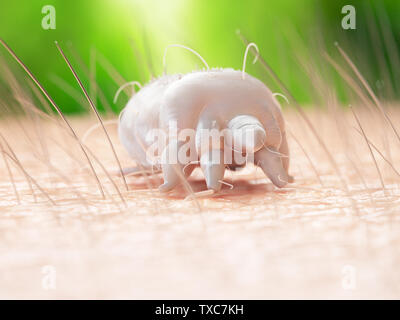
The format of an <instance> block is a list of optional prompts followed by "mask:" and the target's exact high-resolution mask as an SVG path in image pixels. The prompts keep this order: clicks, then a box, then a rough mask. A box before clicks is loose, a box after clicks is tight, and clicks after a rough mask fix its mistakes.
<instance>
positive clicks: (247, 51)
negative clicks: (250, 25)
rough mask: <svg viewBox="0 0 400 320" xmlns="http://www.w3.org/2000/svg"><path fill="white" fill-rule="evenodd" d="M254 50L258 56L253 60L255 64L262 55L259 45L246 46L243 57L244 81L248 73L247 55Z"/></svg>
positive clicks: (252, 43) (250, 44)
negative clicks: (251, 49)
mask: <svg viewBox="0 0 400 320" xmlns="http://www.w3.org/2000/svg"><path fill="white" fill-rule="evenodd" d="M252 47H253V48H254V49H255V50H256V55H255V57H254V60H253V64H255V63H256V62H257V59H258V56H259V54H260V50H258V47H257V45H256V44H255V43H254V42H251V43H249V44H248V45H247V46H246V50H245V52H244V57H243V67H242V79H243V80H244V78H245V73H246V60H247V54H248V53H249V50H250V48H252Z"/></svg>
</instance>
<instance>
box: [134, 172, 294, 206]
mask: <svg viewBox="0 0 400 320" xmlns="http://www.w3.org/2000/svg"><path fill="white" fill-rule="evenodd" d="M264 181H265V182H264ZM127 182H128V185H129V189H130V190H132V191H134V190H148V189H149V185H150V186H151V187H152V188H154V189H155V191H156V192H159V191H158V190H157V188H158V186H159V185H161V184H162V183H163V179H162V175H160V174H157V175H152V176H148V177H147V178H145V177H143V176H135V177H128V178H127ZM188 182H189V184H190V187H191V188H192V190H193V192H199V191H204V190H207V186H206V183H205V181H204V178H194V177H191V178H189V179H188ZM226 182H227V183H230V184H232V185H233V188H232V189H231V187H230V186H228V185H223V186H222V189H221V191H220V192H219V193H218V194H216V195H212V196H210V197H209V198H210V199H226V198H229V199H230V200H234V199H235V198H237V199H243V198H246V197H262V196H265V195H266V194H271V193H275V194H286V193H288V192H290V190H285V189H284V188H283V189H278V188H275V187H274V185H273V184H272V183H270V182H268V180H267V179H264V180H262V179H260V180H256V181H255V180H249V179H235V181H233V182H232V181H229V180H227V181H226ZM159 195H160V197H166V198H168V199H176V200H182V199H184V198H185V197H186V196H188V195H189V194H188V192H187V190H186V189H185V187H184V186H183V185H182V184H181V185H178V186H177V187H176V188H175V189H173V190H172V191H170V192H168V193H165V194H163V193H159Z"/></svg>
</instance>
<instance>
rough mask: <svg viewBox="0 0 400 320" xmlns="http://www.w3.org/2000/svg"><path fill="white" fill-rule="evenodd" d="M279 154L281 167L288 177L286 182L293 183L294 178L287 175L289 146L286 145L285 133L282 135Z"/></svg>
mask: <svg viewBox="0 0 400 320" xmlns="http://www.w3.org/2000/svg"><path fill="white" fill-rule="evenodd" d="M279 152H280V153H281V154H282V165H283V168H284V169H285V171H286V173H287V175H288V182H293V181H294V178H293V177H292V176H291V175H289V146H288V143H287V138H286V132H284V133H282V142H281V146H280V148H279Z"/></svg>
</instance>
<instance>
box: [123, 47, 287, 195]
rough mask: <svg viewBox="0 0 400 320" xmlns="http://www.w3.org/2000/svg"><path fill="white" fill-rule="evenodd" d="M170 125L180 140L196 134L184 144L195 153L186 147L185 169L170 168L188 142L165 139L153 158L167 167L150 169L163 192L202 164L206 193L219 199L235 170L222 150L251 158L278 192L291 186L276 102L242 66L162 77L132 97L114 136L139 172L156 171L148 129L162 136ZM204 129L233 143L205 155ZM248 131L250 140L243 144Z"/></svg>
mask: <svg viewBox="0 0 400 320" xmlns="http://www.w3.org/2000/svg"><path fill="white" fill-rule="evenodd" d="M247 49H248V48H247ZM246 55H247V52H246V54H245V56H246ZM171 123H175V124H176V127H177V128H176V129H177V132H178V133H179V132H181V131H182V130H189V129H190V130H192V131H193V132H194V139H190V141H189V143H188V144H189V145H190V146H192V145H194V148H193V149H192V148H190V157H188V159H187V160H186V162H182V161H177V162H176V161H169V159H170V158H168V157H167V158H165V155H171V154H176V153H178V152H179V148H181V147H182V146H184V145H185V143H186V142H187V141H186V140H185V141H181V140H179V139H178V140H176V139H174V138H173V137H171V136H168V137H167V138H168V142H167V145H166V147H165V148H164V150H161V151H160V150H159V153H158V156H160V157H161V158H162V159H167V160H166V161H160V162H158V164H157V165H156V166H158V167H160V168H161V169H162V174H163V178H164V183H163V184H162V185H161V186H160V187H159V189H160V190H161V191H164V192H166V191H169V190H172V189H173V188H174V187H175V186H177V185H178V184H179V183H180V182H181V180H182V178H183V177H188V176H189V175H190V174H191V172H192V171H193V169H194V168H195V166H196V165H200V167H201V168H202V170H203V172H204V176H205V180H206V184H207V188H208V189H210V190H213V192H218V191H219V190H220V189H221V186H222V184H223V183H224V182H223V181H222V180H223V177H224V172H225V168H226V167H228V168H230V169H234V168H236V167H238V166H240V165H239V164H238V163H236V162H235V159H236V158H235V157H233V159H234V160H233V162H232V163H226V162H225V157H224V155H223V153H224V150H225V151H226V149H229V152H231V153H232V152H233V154H235V153H240V154H252V155H254V164H256V165H258V166H260V167H261V168H262V170H263V171H264V173H265V174H266V175H267V176H268V178H269V179H270V180H271V181H272V182H273V184H274V185H276V186H277V187H283V186H285V185H286V184H287V183H288V182H291V179H292V177H290V176H289V174H288V167H289V150H288V144H287V140H286V133H285V122H284V119H283V116H282V112H281V108H280V106H279V103H278V102H277V100H276V99H275V97H274V94H273V93H272V92H271V91H270V90H269V89H268V88H267V87H266V86H265V84H264V83H262V82H261V81H259V80H258V79H256V78H254V77H252V76H250V75H248V74H247V73H245V72H244V67H243V70H242V71H236V70H233V69H211V70H206V71H196V72H193V73H189V74H185V75H181V74H176V75H164V76H162V77H160V78H158V79H156V80H153V81H152V82H150V83H149V84H147V85H146V86H144V87H143V88H142V89H141V90H140V91H139V92H138V93H137V94H135V95H134V96H133V97H132V98H131V99H130V100H129V102H128V104H127V106H126V107H125V108H124V110H123V111H122V112H121V115H120V120H119V130H118V131H119V137H120V140H121V142H122V144H123V145H124V147H125V148H126V149H127V151H128V152H129V154H130V155H131V156H132V158H133V159H134V160H135V161H136V162H137V163H138V167H137V168H138V169H137V170H143V169H145V170H151V169H152V168H153V167H154V163H151V162H150V161H149V159H148V156H147V150H148V149H149V148H150V147H151V145H152V144H153V143H154V141H150V140H149V136H148V133H149V132H151V131H152V130H154V129H160V130H163V132H167V133H168V132H169V129H170V126H171ZM205 129H209V130H212V129H214V130H215V129H217V130H219V131H220V132H221V131H223V130H231V131H230V132H232V133H231V143H227V141H228V140H229V139H226V140H224V141H225V142H224V143H222V144H218V145H217V146H215V145H214V144H211V145H210V146H208V144H206V146H208V147H206V148H203V145H204V143H205V142H207V143H208V141H204V140H205V138H204V136H203V132H204V130H205ZM250 131H251V132H252V135H251V137H252V138H251V139H246V140H245V139H243V136H244V135H246V134H247V132H250ZM223 137H224V138H226V135H225V134H224V135H223ZM207 139H208V137H207ZM192 140H194V141H192ZM193 150H195V151H194V152H193ZM232 150H233V151H232ZM216 155H217V157H216ZM163 157H164V158H163ZM210 158H212V159H218V161H210Z"/></svg>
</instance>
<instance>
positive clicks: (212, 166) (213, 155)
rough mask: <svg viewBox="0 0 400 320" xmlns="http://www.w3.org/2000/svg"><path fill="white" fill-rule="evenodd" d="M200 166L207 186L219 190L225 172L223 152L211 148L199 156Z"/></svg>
mask: <svg viewBox="0 0 400 320" xmlns="http://www.w3.org/2000/svg"><path fill="white" fill-rule="evenodd" d="M200 166H201V169H202V170H203V173H204V177H205V179H206V184H207V188H208V189H211V190H214V191H215V192H218V191H220V190H221V186H222V184H221V181H222V179H223V178H224V174H225V165H224V152H223V150H219V149H211V150H209V151H206V152H205V153H203V154H202V155H201V157H200Z"/></svg>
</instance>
